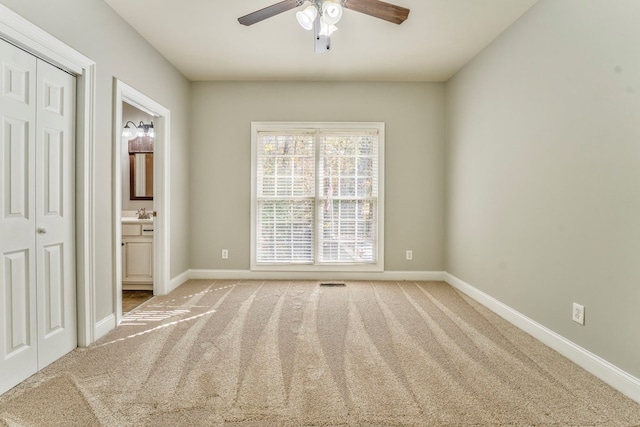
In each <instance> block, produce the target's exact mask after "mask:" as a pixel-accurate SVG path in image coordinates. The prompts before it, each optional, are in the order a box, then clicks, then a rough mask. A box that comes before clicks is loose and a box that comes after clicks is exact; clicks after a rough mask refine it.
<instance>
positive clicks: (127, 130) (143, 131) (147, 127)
mask: <svg viewBox="0 0 640 427" xmlns="http://www.w3.org/2000/svg"><path fill="white" fill-rule="evenodd" d="M129 123H131V124H132V125H133V127H134V128H135V129H136V133H135V136H149V137H151V138H154V137H155V136H156V133H155V130H154V129H153V122H151V123H149V124H146V123H143V122H142V120H141V121H140V124H139V125H136V124H135V123H134V122H132V121H131V120H129V121H128V122H127V123H125V125H124V130H123V131H122V136H124V137H125V138H131V137H132V136H134V133H133V131H132V130H131V126H129Z"/></svg>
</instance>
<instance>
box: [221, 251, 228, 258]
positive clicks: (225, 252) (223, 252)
mask: <svg viewBox="0 0 640 427" xmlns="http://www.w3.org/2000/svg"><path fill="white" fill-rule="evenodd" d="M222 259H229V249H223V250H222Z"/></svg>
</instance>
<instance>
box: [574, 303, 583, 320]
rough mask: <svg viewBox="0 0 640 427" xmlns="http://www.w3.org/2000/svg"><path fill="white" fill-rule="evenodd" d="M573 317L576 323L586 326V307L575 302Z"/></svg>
mask: <svg viewBox="0 0 640 427" xmlns="http://www.w3.org/2000/svg"><path fill="white" fill-rule="evenodd" d="M571 316H572V319H573V321H574V322H576V323H579V324H581V325H584V306H583V305H580V304H578V303H575V302H574V303H573V312H572V315H571Z"/></svg>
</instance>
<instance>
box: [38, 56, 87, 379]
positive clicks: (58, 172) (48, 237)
mask: <svg viewBox="0 0 640 427" xmlns="http://www.w3.org/2000/svg"><path fill="white" fill-rule="evenodd" d="M37 87H38V92H37V95H36V102H37V106H38V107H37V110H36V118H37V119H36V186H35V189H36V254H37V255H36V270H37V274H36V277H37V295H38V297H37V300H38V304H37V305H38V368H39V369H42V368H44V367H45V366H47V365H48V364H50V363H51V362H53V361H55V360H56V359H59V358H60V357H61V356H63V355H65V354H67V353H68V352H69V351H71V350H72V349H74V348H75V347H76V339H77V332H76V330H77V329H76V289H75V248H74V218H75V207H74V196H75V195H74V188H75V186H74V181H75V177H74V162H75V160H74V159H75V156H74V147H75V143H74V136H75V132H74V130H75V87H76V83H75V77H73V76H71V75H69V74H67V73H65V72H64V71H61V70H59V69H58V68H56V67H54V66H52V65H50V64H47V63H46V62H43V61H40V60H38V64H37Z"/></svg>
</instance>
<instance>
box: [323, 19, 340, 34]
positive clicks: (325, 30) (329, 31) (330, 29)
mask: <svg viewBox="0 0 640 427" xmlns="http://www.w3.org/2000/svg"><path fill="white" fill-rule="evenodd" d="M336 31H338V27H336V26H335V25H329V24H327V23H326V22H324V21H321V22H320V35H321V36H327V37H331V34H333V33H334V32H336Z"/></svg>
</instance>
